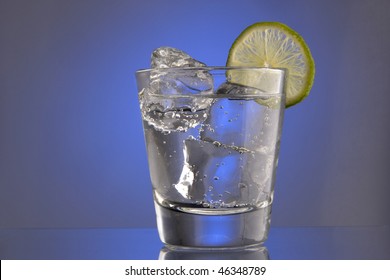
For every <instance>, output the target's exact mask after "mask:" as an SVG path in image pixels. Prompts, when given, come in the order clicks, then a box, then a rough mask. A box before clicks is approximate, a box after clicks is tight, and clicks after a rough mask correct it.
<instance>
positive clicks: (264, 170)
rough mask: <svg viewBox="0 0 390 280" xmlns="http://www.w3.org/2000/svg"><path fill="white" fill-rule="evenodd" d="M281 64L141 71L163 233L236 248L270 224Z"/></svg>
mask: <svg viewBox="0 0 390 280" xmlns="http://www.w3.org/2000/svg"><path fill="white" fill-rule="evenodd" d="M284 77H285V72H284V70H283V69H272V68H255V67H253V68H240V67H230V68H229V67H201V68H163V69H146V70H139V71H137V72H136V79H137V87H138V92H139V101H140V108H141V114H142V119H143V127H144V133H145V140H146V148H147V154H148V162H149V169H150V176H151V181H152V185H153V194H154V202H155V209H156V214H157V225H158V230H159V235H160V238H161V240H162V241H163V242H164V243H166V244H168V245H171V246H183V247H201V248H237V247H247V246H252V245H258V244H261V243H263V242H264V241H265V240H266V238H267V235H268V231H269V226H270V214H271V205H272V201H273V193H274V191H273V190H274V181H275V171H276V167H277V164H278V152H279V145H280V135H281V128H282V121H283V113H284V108H285V95H284V92H283V88H284V80H285V79H284Z"/></svg>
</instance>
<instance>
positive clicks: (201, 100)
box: [140, 47, 214, 132]
mask: <svg viewBox="0 0 390 280" xmlns="http://www.w3.org/2000/svg"><path fill="white" fill-rule="evenodd" d="M151 66H152V67H153V69H152V71H151V75H150V85H149V87H147V88H144V89H143V90H142V91H141V93H140V100H141V111H142V115H143V118H144V120H146V121H147V122H148V124H150V125H152V126H154V127H155V128H156V129H157V130H159V131H166V132H172V131H187V130H188V129H189V128H192V127H195V126H197V125H199V124H200V123H202V122H203V121H204V120H205V119H206V117H207V114H208V110H209V108H210V105H211V104H212V103H213V99H212V98H209V97H207V96H204V95H205V94H210V93H212V91H213V85H214V81H213V78H212V76H211V74H210V73H208V71H207V70H205V69H197V68H195V69H193V70H188V69H186V70H183V69H180V67H203V66H205V64H203V63H201V62H199V61H197V60H195V59H193V58H191V57H190V56H189V55H188V54H186V53H185V52H183V51H181V50H178V49H175V48H170V47H163V48H159V49H156V50H155V51H154V52H153V54H152V62H151ZM171 67H175V69H167V68H171Z"/></svg>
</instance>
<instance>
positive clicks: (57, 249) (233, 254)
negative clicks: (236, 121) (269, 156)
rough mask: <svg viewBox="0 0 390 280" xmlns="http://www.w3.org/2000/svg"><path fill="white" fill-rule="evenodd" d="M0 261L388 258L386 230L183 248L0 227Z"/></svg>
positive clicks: (289, 232) (288, 230) (152, 236)
mask: <svg viewBox="0 0 390 280" xmlns="http://www.w3.org/2000/svg"><path fill="white" fill-rule="evenodd" d="M0 259H2V260H11V259H13V260H15V259H16V260H17V259H24V260H33V259H45V260H46V259H47V260H50V259H54V260H67V259H76V260H83V259H91V260H100V259H104V260H125V259H127V260H157V259H160V260H164V259H166V260H168V259H169V260H173V259H259V260H264V259H271V260H343V259H349V260H356V259H358V260H359V259H361V260H369V259H371V260H378V259H385V260H389V259H390V226H368V227H273V228H271V231H270V235H269V238H268V240H267V241H266V242H265V244H264V245H263V246H258V247H252V248H249V249H246V250H229V251H222V250H183V249H177V248H168V247H166V246H164V244H162V243H161V241H160V239H159V237H158V233H157V229H155V228H137V229H134V228H88V229H84V228H80V229H0Z"/></svg>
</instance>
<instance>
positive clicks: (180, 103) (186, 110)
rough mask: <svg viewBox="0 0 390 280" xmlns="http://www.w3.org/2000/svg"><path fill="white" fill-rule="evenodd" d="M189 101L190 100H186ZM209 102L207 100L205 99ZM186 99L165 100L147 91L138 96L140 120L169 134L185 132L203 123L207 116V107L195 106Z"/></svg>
mask: <svg viewBox="0 0 390 280" xmlns="http://www.w3.org/2000/svg"><path fill="white" fill-rule="evenodd" d="M188 99H190V100H188ZM206 100H207V101H210V100H209V99H206ZM193 102H194V100H192V99H191V98H187V97H177V98H167V97H164V96H159V95H153V94H152V93H151V92H150V90H149V89H144V90H143V91H142V92H141V94H140V107H141V113H142V118H143V120H144V121H146V122H147V123H148V124H149V125H151V126H153V127H154V128H155V129H156V130H158V131H162V132H166V133H170V132H185V131H187V130H189V129H191V128H194V127H196V126H198V125H199V124H201V123H202V122H204V121H205V119H206V118H207V116H208V114H207V113H208V110H209V109H208V107H206V106H201V105H202V103H201V102H205V101H204V99H202V100H201V101H199V103H198V104H197V105H195V104H193Z"/></svg>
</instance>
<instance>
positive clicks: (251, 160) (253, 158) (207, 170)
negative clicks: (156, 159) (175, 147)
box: [175, 138, 273, 208]
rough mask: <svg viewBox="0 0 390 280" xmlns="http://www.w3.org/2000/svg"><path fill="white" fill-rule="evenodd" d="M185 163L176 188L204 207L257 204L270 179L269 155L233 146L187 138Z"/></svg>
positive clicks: (270, 164) (270, 158) (270, 163)
mask: <svg viewBox="0 0 390 280" xmlns="http://www.w3.org/2000/svg"><path fill="white" fill-rule="evenodd" d="M184 144H185V145H184V158H185V163H184V165H183V166H184V167H183V171H182V175H181V176H180V180H179V181H178V183H177V184H175V187H176V189H177V191H178V192H179V193H180V194H182V195H183V197H185V198H188V199H191V200H193V201H196V202H197V203H202V204H203V206H204V207H211V208H219V207H234V206H242V205H247V204H251V203H256V201H257V200H258V198H259V197H261V196H264V193H265V190H266V189H267V182H270V179H271V178H272V163H273V162H272V157H270V156H265V155H264V154H260V153H259V152H253V151H249V150H246V149H242V148H238V147H235V146H225V145H221V144H220V143H216V142H214V143H211V142H207V141H201V140H198V139H195V138H190V139H187V140H185V141H184Z"/></svg>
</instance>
